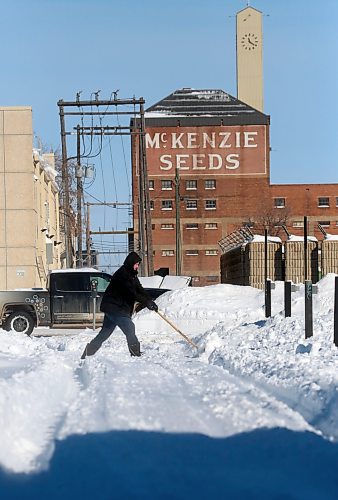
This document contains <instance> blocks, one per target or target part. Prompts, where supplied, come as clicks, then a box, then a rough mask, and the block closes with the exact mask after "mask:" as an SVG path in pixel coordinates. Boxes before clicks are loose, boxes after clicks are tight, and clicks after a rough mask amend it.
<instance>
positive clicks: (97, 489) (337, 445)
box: [0, 275, 338, 500]
mask: <svg viewBox="0 0 338 500" xmlns="http://www.w3.org/2000/svg"><path fill="white" fill-rule="evenodd" d="M318 288H319V290H318V294H317V295H314V297H313V301H314V304H313V309H314V336H313V337H312V338H311V339H308V340H305V335H304V288H303V287H301V288H300V290H299V292H296V293H294V294H293V296H292V317H291V318H285V317H284V312H283V300H284V299H283V284H282V283H278V284H277V287H276V289H275V290H273V292H272V317H271V318H269V319H266V318H265V316H264V292H262V291H260V290H257V289H254V288H251V287H237V286H232V285H214V286H209V287H205V288H184V289H180V290H175V291H172V292H168V293H166V294H164V295H162V296H161V297H160V298H158V299H157V303H158V305H159V308H160V310H161V311H162V312H164V314H166V315H167V316H168V317H169V318H170V320H171V321H173V322H174V323H175V324H176V325H177V326H178V328H179V329H180V330H181V331H182V332H183V333H184V334H185V335H187V336H188V337H190V338H191V339H192V340H193V341H194V342H195V343H196V344H197V346H198V350H196V349H194V348H193V347H191V346H190V345H189V344H188V343H187V342H185V341H184V339H183V338H182V337H180V335H179V334H178V333H177V332H176V331H175V330H173V329H172V328H171V327H170V326H169V325H168V324H167V323H166V322H165V321H164V320H163V319H162V318H160V317H159V316H158V315H157V314H156V313H154V312H150V311H148V310H143V311H141V312H140V313H139V314H138V315H137V316H136V317H135V324H136V329H137V333H138V337H139V339H140V341H141V348H142V350H143V351H144V354H143V355H142V357H141V358H131V357H130V356H129V353H128V350H127V346H126V342H125V339H124V336H123V334H122V333H121V332H120V331H116V332H114V334H113V335H112V336H111V338H110V339H109V340H108V341H107V342H106V343H105V344H104V346H103V347H102V349H101V350H100V351H99V352H98V353H97V354H96V355H95V356H94V357H92V358H87V359H86V361H85V362H84V363H82V364H81V362H80V360H79V358H80V355H81V353H82V351H83V349H84V347H85V345H86V343H87V342H88V341H89V340H90V339H91V338H92V337H93V335H94V332H93V331H91V330H82V331H81V330H69V331H66V332H65V331H62V330H60V331H55V330H54V331H53V330H47V329H37V330H35V332H34V335H33V336H32V337H30V338H29V337H26V336H22V335H18V334H13V333H11V332H10V333H8V332H5V331H2V330H0V429H1V431H0V438H1V440H0V466H1V470H0V492H1V498H3V499H4V500H12V499H21V498H25V500H27V499H30V498H32V499H48V500H50V499H54V498H55V499H56V498H63V499H73V498H75V497H76V498H77V497H79V498H88V499H91V498H94V497H95V498H98V499H99V500H101V499H107V500H108V499H112V498H118V499H120V498H121V499H122V498H123V499H129V498H142V499H143V498H145V499H152V498H153V499H157V498H158V499H162V498H163V499H176V498H182V499H183V498H193V499H196V498H201V499H202V498H207V497H209V498H227V499H230V500H232V499H252V498H255V499H256V498H257V499H265V498H266V499H277V498H278V499H286V498H288V499H291V498H292V499H302V498H304V499H305V498H306V499H316V500H321V499H331V498H332V499H336V498H338V474H337V466H338V425H337V421H338V390H337V382H338V349H337V348H336V347H335V346H334V344H333V309H334V275H328V276H327V277H325V278H324V279H323V280H322V281H321V282H320V283H319V286H318Z"/></svg>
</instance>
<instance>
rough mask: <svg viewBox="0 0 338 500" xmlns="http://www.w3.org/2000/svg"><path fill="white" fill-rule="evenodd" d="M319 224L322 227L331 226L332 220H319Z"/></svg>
mask: <svg viewBox="0 0 338 500" xmlns="http://www.w3.org/2000/svg"><path fill="white" fill-rule="evenodd" d="M318 224H320V225H321V226H322V227H330V221H329V220H319V221H318Z"/></svg>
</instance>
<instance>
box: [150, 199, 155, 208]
mask: <svg viewBox="0 0 338 500" xmlns="http://www.w3.org/2000/svg"><path fill="white" fill-rule="evenodd" d="M149 206H150V210H154V200H150V201H149Z"/></svg>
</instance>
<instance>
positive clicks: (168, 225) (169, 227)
mask: <svg viewBox="0 0 338 500" xmlns="http://www.w3.org/2000/svg"><path fill="white" fill-rule="evenodd" d="M161 229H174V224H161Z"/></svg>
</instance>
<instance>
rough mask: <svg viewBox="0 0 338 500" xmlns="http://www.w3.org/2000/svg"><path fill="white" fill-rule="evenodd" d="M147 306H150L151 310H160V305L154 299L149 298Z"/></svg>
mask: <svg viewBox="0 0 338 500" xmlns="http://www.w3.org/2000/svg"><path fill="white" fill-rule="evenodd" d="M147 307H148V309H150V311H155V312H157V311H158V306H157V304H156V302H154V301H153V300H149V301H148V302H147Z"/></svg>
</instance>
